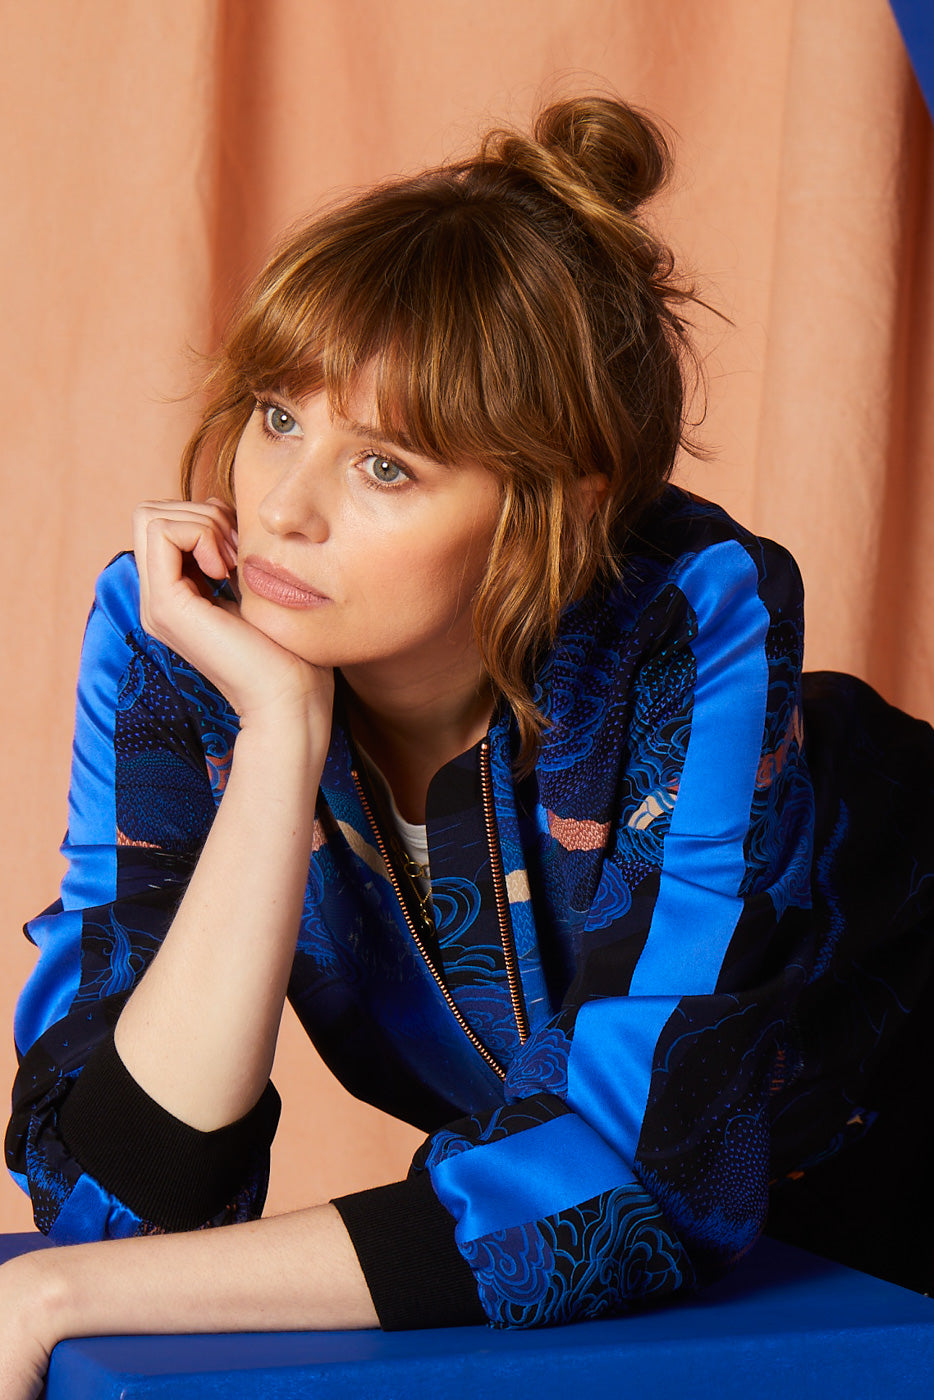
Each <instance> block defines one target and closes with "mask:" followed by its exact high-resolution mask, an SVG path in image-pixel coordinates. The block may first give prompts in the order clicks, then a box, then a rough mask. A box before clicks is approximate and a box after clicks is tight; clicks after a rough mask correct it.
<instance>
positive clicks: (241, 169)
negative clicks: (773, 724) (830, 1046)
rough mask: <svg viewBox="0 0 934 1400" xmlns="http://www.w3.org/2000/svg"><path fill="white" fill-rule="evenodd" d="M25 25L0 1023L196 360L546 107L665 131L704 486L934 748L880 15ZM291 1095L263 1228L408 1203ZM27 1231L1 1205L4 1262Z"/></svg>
mask: <svg viewBox="0 0 934 1400" xmlns="http://www.w3.org/2000/svg"><path fill="white" fill-rule="evenodd" d="M0 18H2V22H3V33H4V45H3V49H2V53H0V66H2V79H0V130H2V131H3V133H4V136H3V140H4V158H3V161H2V164H0V181H2V188H0V210H2V213H0V276H2V278H3V283H4V286H3V303H2V304H3V307H4V318H3V336H2V341H0V347H2V348H0V356H2V361H0V364H2V375H0V382H2V384H3V386H4V392H5V404H4V415H3V424H4V430H3V437H2V443H3V450H2V452H0V471H2V477H0V483H2V491H3V506H4V516H3V519H4V526H3V549H2V550H0V570H2V579H3V589H4V598H5V606H4V608H3V609H2V611H0V618H2V622H0V627H2V647H3V662H2V664H3V667H4V671H3V675H4V681H5V683H4V696H5V706H6V710H5V730H6V734H7V762H6V769H5V788H4V791H5V798H6V800H5V802H4V805H3V811H2V813H0V823H2V828H0V836H2V839H0V850H2V852H3V881H2V886H0V889H2V903H3V914H4V919H3V925H2V929H3V933H2V943H0V949H2V951H0V958H2V964H3V969H4V977H3V980H2V987H0V1018H2V1019H3V1021H4V1023H5V1024H7V1025H9V1024H10V1019H11V1016H12V1004H13V999H14V995H15V990H16V988H17V987H18V986H19V984H21V982H22V981H23V979H24V977H25V975H26V972H27V970H28V968H29V966H30V965H31V956H30V950H29V949H28V947H27V945H26V944H25V942H24V941H23V940H22V939H21V938H20V936H19V932H18V930H19V926H20V924H21V923H22V921H23V919H24V918H26V917H27V916H28V915H30V914H32V913H34V912H35V911H36V910H37V909H38V908H39V907H41V906H42V905H43V904H45V903H47V902H49V901H50V900H51V899H52V898H53V897H54V894H55V891H56V887H57V881H58V877H59V863H58V858H57V856H56V847H57V844H58V841H59V839H60V836H61V833H62V830H63V826H64V820H65V817H64V813H65V793H66V783H67V752H68V743H69V738H70V727H71V713H72V703H73V702H72V693H73V684H74V675H75V669H76V663H77V654H78V647H79V644H80V636H81V630H82V626H83V620H84V616H85V614H86V611H87V606H88V603H89V600H90V596H91V589H92V587H93V579H94V576H95V574H96V573H97V572H98V570H99V569H100V568H101V567H102V566H103V564H104V563H105V562H106V561H107V559H108V558H109V557H110V556H111V555H112V554H113V553H114V552H115V551H116V550H118V549H120V548H123V547H126V546H127V545H128V543H129V539H130V535H129V516H130V511H131V509H132V506H133V505H134V504H135V502H136V501H138V500H139V499H142V498H145V497H151V496H166V495H171V494H173V493H174V491H175V489H176V488H175V480H176V463H177V457H178V453H179V450H180V448H181V445H182V444H183V442H184V440H185V437H186V436H187V433H188V431H189V429H190V426H191V424H192V422H193V419H194V413H195V406H194V404H193V402H192V401H191V400H190V399H189V398H187V397H186V394H187V392H188V390H189V389H190V388H191V386H192V385H193V384H194V382H195V380H196V378H197V374H198V372H199V365H200V364H201V361H200V359H199V356H200V354H202V353H203V352H207V351H210V349H211V348H212V346H213V345H214V344H215V343H216V339H217V335H218V333H219V328H220V326H221V325H222V323H223V320H224V318H225V316H226V314H227V312H228V310H229V308H230V306H231V304H232V302H233V300H234V299H235V297H236V295H237V293H238V291H239V290H240V288H241V287H242V286H243V285H244V283H245V281H246V279H247V277H248V276H249V274H250V273H252V272H253V271H254V270H255V269H256V268H257V267H258V266H259V264H260V263H261V261H262V259H263V257H264V256H265V254H266V252H267V251H268V250H269V248H270V247H271V245H272V244H273V242H274V240H275V238H276V237H277V235H278V234H279V232H280V231H281V230H282V229H283V228H284V227H285V226H286V225H288V224H291V223H293V222H294V221H296V220H298V219H299V218H301V217H303V216H304V215H305V214H307V213H308V212H309V211H311V210H313V209H314V208H315V207H316V206H317V205H319V204H320V202H321V201H322V200H324V199H326V198H330V197H333V196H334V194H335V193H339V192H341V191H345V190H347V189H349V188H353V187H356V186H358V185H361V184H364V183H367V182H369V181H372V180H374V179H378V178H381V177H383V176H385V175H388V174H392V173H394V172H397V171H400V170H411V169H416V168H418V167H419V166H420V165H423V164H425V163H428V162H432V161H435V160H438V159H441V158H443V157H444V156H447V155H457V154H460V153H463V152H464V151H466V150H469V149H470V148H471V146H472V145H473V143H474V141H475V139H476V136H477V133H478V132H479V131H481V130H482V129H484V128H485V127H486V126H488V125H490V124H492V123H494V122H497V121H500V120H511V121H517V122H524V121H525V120H526V119H527V117H528V114H529V113H530V112H531V111H532V110H533V108H534V107H535V106H536V105H537V104H538V103H539V102H541V101H545V100H547V99H548V98H549V97H551V96H554V95H556V94H562V93H570V92H575V91H581V90H587V89H593V88H597V89H601V90H607V89H610V90H615V91H617V92H619V93H620V94H622V95H623V96H625V97H627V98H628V99H630V100H632V101H635V102H636V103H638V104H640V105H642V106H644V107H646V108H648V109H650V110H652V111H654V112H656V113H657V114H659V115H660V116H661V117H662V118H663V119H665V120H666V121H667V122H668V123H669V124H670V125H671V127H672V128H673V129H674V131H675V133H676V145H677V150H678V156H679V164H678V171H677V174H676V178H675V181H674V184H673V186H672V189H671V190H670V192H668V193H667V194H666V195H665V197H664V198H663V199H662V200H661V201H660V202H659V206H658V209H657V211H656V213H655V217H656V219H657V221H658V222H659V224H660V225H661V226H662V227H663V228H664V229H666V230H669V231H670V236H671V239H672V241H673V243H674V245H675V247H676V249H677V250H678V252H679V254H680V255H681V256H682V257H683V259H684V263H685V265H686V267H688V268H689V269H694V270H695V272H696V275H697V278H698V282H699V286H700V289H701V291H702V293H703V294H704V295H705V296H706V297H707V298H708V299H710V300H711V301H712V302H713V303H714V304H715V305H716V306H717V307H719V308H720V309H721V310H722V311H723V312H724V313H725V314H726V315H727V316H728V317H729V319H730V323H731V324H727V323H726V322H724V321H721V320H718V319H717V318H716V317H704V319H703V322H702V324H701V325H700V326H699V331H698V334H699V336H700V340H701V344H702V345H703V347H704V348H705V350H706V351H707V353H708V355H709V407H708V413H707V418H706V422H705V424H704V426H703V429H702V433H701V436H702V437H703V439H704V440H705V441H706V443H707V444H708V446H709V448H710V449H711V460H710V461H709V462H703V463H700V462H694V461H690V460H688V461H685V462H684V463H683V464H682V467H681V474H682V478H683V480H684V481H685V482H686V483H687V484H689V485H690V486H691V487H692V489H694V490H697V491H699V492H700V493H701V494H706V495H710V496H712V497H713V498H715V499H718V500H721V501H722V502H723V503H724V504H725V505H726V506H727V508H728V509H730V510H731V511H732V512H733V513H734V514H736V515H738V516H739V517H740V518H742V519H744V520H746V521H747V522H748V523H749V524H750V525H752V526H753V527H754V528H755V529H757V530H759V531H760V532H763V533H767V534H770V535H772V536H773V537H775V538H778V539H780V540H782V541H783V542H784V543H786V544H787V545H788V546H789V547H790V548H791V549H792V550H793V552H794V553H795V554H796V555H797V557H798V559H799V562H800V563H801V565H802V569H803V572H804V576H805V582H806V586H807V592H808V614H807V620H808V638H809V640H808V651H807V655H808V664H809V665H810V666H812V667H836V668H841V669H848V670H854V671H856V672H857V673H859V674H861V675H863V676H864V677H865V678H866V679H868V680H870V681H871V682H873V683H874V684H876V685H877V686H878V687H879V688H880V689H881V690H882V691H883V693H884V694H885V695H886V696H887V698H889V699H891V700H893V701H895V702H896V703H899V704H902V705H904V706H905V707H907V708H910V709H911V710H913V711H914V712H916V713H919V714H923V715H925V716H926V717H927V718H931V719H934V590H932V588H931V586H930V584H929V582H928V580H927V568H926V565H927V560H928V558H930V557H931V554H932V552H934V480H932V477H931V471H930V465H929V464H930V462H931V460H932V448H934V441H932V439H934V407H932V405H934V392H932V390H934V359H932V346H931V326H932V313H934V268H932V233H934V210H932V141H931V118H930V115H929V113H928V111H927V110H926V108H925V106H924V103H923V100H922V98H921V95H920V92H919V89H918V86H917V83H916V81H915V78H914V76H913V74H912V71H911V67H910V64H909V62H908V59H907V57H906V53H905V49H904V45H903V43H902V39H901V36H900V34H899V30H898V28H897V25H896V23H895V20H894V18H893V15H892V12H891V9H890V7H889V5H888V3H887V0H761V3H758V4H756V5H754V6H753V5H749V4H748V3H747V0H718V3H717V4H714V5H710V4H703V3H701V0H654V3H652V4H651V5H650V4H647V3H645V0H513V3H511V4H510V5H508V6H504V5H503V4H502V3H501V0H397V3H395V4H394V5H392V6H385V5H378V4H376V3H374V0H340V3H338V0H316V3H315V4H314V5H309V4H308V3H307V0H186V3H185V4H184V5H180V4H178V3H176V0H82V2H81V3H79V0H64V3H63V0H33V2H32V3H31V4H29V5H27V6H23V5H21V4H14V3H13V0H0ZM9 1039H10V1038H9V1036H8V1037H7V1040H6V1043H7V1044H8V1045H9ZM3 1073H5V1075H6V1077H7V1079H8V1080H9V1079H10V1078H12V1073H13V1063H12V1054H11V1053H7V1055H6V1057H5V1061H4V1065H3ZM276 1074H277V1082H278V1083H279V1087H280V1089H281V1090H282V1091H283V1097H284V1100H285V1105H286V1109H285V1115H284V1118H283V1128H282V1130H281V1131H280V1137H279V1140H278V1142H277V1145H276V1149H275V1150H276V1154H277V1155H276V1160H275V1165H274V1177H273V1187H272V1192H271V1196H270V1208H271V1209H282V1208H286V1207H291V1206H296V1205H299V1204H301V1203H303V1202H310V1201H313V1200H317V1199H322V1198H324V1197H326V1196H328V1195H330V1194H334V1193H338V1192H342V1191H344V1192H346V1191H350V1190H353V1189H355V1188H357V1187H362V1186H365V1185H370V1184H373V1183H375V1182H377V1181H378V1180H380V1179H383V1180H385V1179H389V1178H391V1177H393V1176H395V1175H398V1174H399V1172H400V1171H402V1170H404V1167H405V1162H406V1158H407V1155H408V1152H409V1150H410V1147H411V1145H412V1142H413V1140H414V1137H415V1135H414V1134H413V1133H412V1132H411V1131H410V1130H408V1129H405V1128H403V1127H401V1126H399V1125H393V1124H389V1123H388V1122H387V1121H386V1120H384V1119H382V1118H381V1117H380V1116H379V1115H376V1114H375V1113H373V1112H372V1111H371V1110H369V1109H366V1108H364V1107H362V1106H361V1105H357V1104H354V1103H353V1102H352V1101H351V1100H349V1099H348V1097H347V1096H346V1095H344V1094H343V1091H341V1090H339V1089H338V1088H337V1087H336V1086H334V1085H333V1084H332V1083H331V1082H330V1080H329V1078H328V1076H327V1074H326V1072H325V1071H324V1070H323V1069H322V1068H321V1067H320V1066H319V1065H317V1064H316V1062H315V1061H314V1058H313V1055H312V1053H311V1051H310V1049H309V1048H308V1047H307V1045H306V1044H304V1043H303V1040H302V1038H301V1037H300V1035H299V1033H298V1032H297V1031H296V1028H295V1025H294V1024H293V1023H292V1022H291V1021H289V1022H287V1024H286V1026H285V1029H284V1032H283V1037H282V1041H281V1044H280V1054H279V1057H278V1061H277V1071H276ZM27 1218H28V1217H27V1207H26V1204H25V1202H20V1201H19V1199H18V1197H17V1194H16V1193H15V1192H14V1190H13V1188H9V1189H8V1190H6V1191H3V1192H0V1229H3V1228H5V1229H12V1228H24V1227H25V1224H26V1221H27Z"/></svg>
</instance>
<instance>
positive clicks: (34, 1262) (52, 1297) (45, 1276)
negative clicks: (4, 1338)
mask: <svg viewBox="0 0 934 1400" xmlns="http://www.w3.org/2000/svg"><path fill="white" fill-rule="evenodd" d="M66 1253H67V1250H66V1249H64V1248H61V1247H60V1248H57V1249H36V1250H32V1251H30V1253H28V1254H21V1255H19V1256H18V1257H17V1258H16V1259H11V1260H10V1262H9V1263H8V1264H5V1265H4V1266H3V1272H4V1274H5V1275H6V1276H7V1277H6V1282H7V1283H8V1284H12V1285H13V1287H14V1290H15V1296H16V1297H17V1299H18V1300H19V1301H20V1303H21V1309H22V1315H23V1322H24V1326H25V1327H28V1329H29V1331H30V1333H31V1334H32V1336H33V1338H34V1340H35V1342H36V1344H37V1345H38V1346H39V1347H41V1348H42V1350H43V1351H44V1352H45V1353H46V1354H48V1353H51V1351H52V1349H53V1347H55V1346H56V1345H57V1344H58V1343H59V1342H60V1341H62V1340H63V1339H64V1338H65V1337H71V1336H77V1335H79V1334H80V1319H79V1313H80V1306H79V1302H78V1300H79V1298H80V1294H78V1295H75V1294H74V1292H73V1290H72V1288H71V1285H70V1283H69V1277H68V1270H67V1268H63V1263H64V1262H65V1261H64V1257H63V1256H64V1255H65V1254H66Z"/></svg>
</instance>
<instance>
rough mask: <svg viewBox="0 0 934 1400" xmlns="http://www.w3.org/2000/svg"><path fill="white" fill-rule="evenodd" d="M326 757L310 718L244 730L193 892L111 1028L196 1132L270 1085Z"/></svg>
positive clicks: (159, 1098)
mask: <svg viewBox="0 0 934 1400" xmlns="http://www.w3.org/2000/svg"><path fill="white" fill-rule="evenodd" d="M322 762H323V752H321V748H320V744H319V743H318V742H317V741H316V738H315V734H314V731H313V727H312V725H311V724H310V723H308V724H304V723H302V722H301V721H299V722H294V721H293V722H291V723H289V724H288V725H285V724H279V725H275V724H268V725H264V726H257V727H255V728H252V729H244V731H243V732H242V733H241V734H240V736H239V738H238V739H237V743H236V747H235V750H234V756H233V762H232V766H231V772H230V778H229V781H228V785H227V790H226V792H225V794H224V798H223V801H222V802H221V805H220V809H219V811H218V814H217V817H216V819H215V822H214V824H213V827H212V829H211V832H210V834H209V836H208V839H207V841H206V843H205V846H204V849H203V851H202V853H201V856H200V858H199V861H198V864H197V867H196V869H195V871H194V874H193V875H192V878H191V881H190V884H189V887H188V890H187V891H186V894H185V897H184V899H183V901H182V903H181V905H180V907H179V910H178V913H177V915H176V917H175V919H174V921H173V923H172V926H171V928H170V929H169V931H168V933H167V935H166V937H165V940H164V942H163V944H162V947H161V948H160V950H159V952H158V954H157V955H156V957H155V959H154V960H153V962H152V964H151V966H150V968H149V970H148V971H147V973H146V976H145V977H144V978H143V979H142V981H141V982H140V984H139V986H138V987H137V988H136V990H135V991H134V992H133V994H132V996H131V997H130V999H129V1001H128V1002H127V1005H126V1007H125V1008H124V1010H123V1013H122V1015H121V1017H120V1021H119V1023H118V1025H117V1029H116V1036H115V1039H116V1046H117V1050H118V1052H119V1054H120V1058H121V1059H122V1060H123V1063H124V1064H125V1065H126V1067H127V1069H128V1070H129V1072H130V1073H131V1074H132V1076H133V1078H134V1079H136V1081H137V1083H139V1085H140V1086H141V1087H142V1088H143V1089H144V1090H145V1091H146V1093H147V1094H149V1095H150V1097H151V1098H153V1099H155V1100H156V1102H157V1103H159V1104H160V1105H161V1106H162V1107H163V1108H165V1109H167V1110H168V1111H169V1112H170V1113H172V1114H173V1115H174V1116H175V1117H176V1118H179V1119H181V1120H182V1121H183V1122H185V1123H188V1124H189V1125H190V1126H191V1127H194V1128H198V1129H200V1130H202V1131H210V1130H212V1129H214V1128H217V1127H221V1126H223V1125H224V1124H226V1123H230V1122H234V1121H236V1120H237V1119H238V1118H240V1117H242V1116H243V1114H245V1113H246V1112H248V1111H249V1109H250V1108H251V1107H252V1106H253V1104H254V1103H255V1102H256V1100H257V1099H258V1097H259V1095H260V1094H261V1093H262V1090H263V1088H264V1086H265V1084H266V1082H267V1080H268V1077H269V1073H270V1069H271V1066H272V1060H273V1055H274V1052H275V1044H276V1036H277V1033H278V1028H279V1022H280V1018H281V1014H282V1006H283V1002H284V999H285V994H286V988H287V985H288V978H289V972H290V968H291V965H292V959H293V956H294V951H295V942H296V938H297V934H298V928H299V922H300V917H301V909H302V901H303V897H304V890H305V884H306V881H307V877H308V860H309V855H310V850H311V841H312V829H313V822H314V806H315V796H316V793H317V787H318V782H319V778H320V772H321V765H322Z"/></svg>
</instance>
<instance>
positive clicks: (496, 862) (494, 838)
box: [480, 739, 529, 1045]
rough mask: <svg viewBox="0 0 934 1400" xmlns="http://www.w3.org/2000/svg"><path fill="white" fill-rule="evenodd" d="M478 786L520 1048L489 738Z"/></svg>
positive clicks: (522, 1022)
mask: <svg viewBox="0 0 934 1400" xmlns="http://www.w3.org/2000/svg"><path fill="white" fill-rule="evenodd" d="M480 787H481V791H482V793H483V821H484V824H485V826H486V839H487V845H488V846H489V848H490V870H491V872H492V875H493V894H494V896H495V898H496V917H497V919H498V921H499V936H500V941H501V943H502V945H503V961H504V962H505V964H506V980H507V982H508V983H509V999H510V1001H511V1002H512V1014H513V1016H515V1018H516V1030H517V1031H518V1033H519V1043H520V1044H521V1045H524V1044H525V1042H526V1041H527V1040H528V1038H529V1021H528V1017H527V1016H526V1013H525V1000H524V998H523V996H522V982H521V980H520V978H519V963H518V959H517V958H516V941H515V939H514V938H513V936H512V919H511V917H510V914H509V898H508V896H507V894H506V880H505V877H504V875H503V857H502V852H501V851H500V848H499V834H498V832H497V830H496V814H495V812H494V810H493V775H492V772H491V770H490V741H489V739H484V740H483V742H482V743H481V745H480Z"/></svg>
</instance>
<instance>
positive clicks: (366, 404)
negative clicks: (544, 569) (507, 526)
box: [234, 378, 500, 683]
mask: <svg viewBox="0 0 934 1400" xmlns="http://www.w3.org/2000/svg"><path fill="white" fill-rule="evenodd" d="M347 411H348V413H349V414H350V415H351V416H350V418H349V419H346V420H345V419H343V418H340V417H336V416H333V417H332V415H331V412H330V409H329V406H328V402H327V399H326V397H325V395H324V394H323V393H318V394H313V395H312V396H310V397H309V398H306V399H303V400H301V401H299V402H296V401H293V400H291V399H289V398H288V397H287V396H283V395H282V394H272V395H270V397H269V399H268V400H267V401H266V402H264V403H261V404H259V405H258V406H257V409H256V411H255V412H254V413H253V416H252V417H251V418H250V421H249V423H248V424H247V427H246V429H245V431H244V433H243V436H242V438H241V439H240V444H239V446H238V449H237V455H236V461H235V465H234V495H235V502H236V509H237V530H238V534H239V579H240V589H241V594H242V602H241V610H242V613H243V616H244V617H245V618H246V619H247V621H249V622H251V623H253V624H254V625H255V626H256V627H258V628H260V629H261V630H262V631H263V632H266V633H267V634H268V635H269V636H270V637H272V638H274V640H276V641H277V642H279V643H280V644H281V645H282V646H285V647H287V648H288V649H289V650H290V651H293V652H295V653H296V654H297V655H299V656H302V657H304V658H305V659H306V660H308V661H312V662H315V663H317V664H319V665H326V666H340V667H341V668H342V669H343V670H344V672H345V674H347V675H348V679H351V683H353V680H352V673H353V669H354V668H360V667H375V668H376V671H375V672H374V674H376V675H379V676H385V677H386V679H387V681H390V680H391V679H392V678H393V677H394V676H397V675H398V676H399V677H400V678H401V677H403V676H404V677H408V678H410V679H411V681H413V682H416V681H417V680H418V679H419V678H424V679H427V678H428V677H429V676H437V677H438V678H439V680H440V679H441V677H442V676H443V674H444V672H445V671H446V670H447V671H451V672H458V673H459V672H460V671H462V669H463V668H464V666H465V665H466V666H467V667H468V668H469V667H470V666H473V668H474V670H476V660H477V658H476V650H475V646H474V642H473V631H472V622H471V610H472V599H473V595H474V591H475V589H476V587H477V584H478V583H479V581H480V579H481V577H482V574H483V570H484V568H485V565H486V561H487V557H488V554H489V548H490V542H491V540H492V537H493V532H494V530H495V527H496V523H497V520H498V517H499V506H500V487H499V483H498V481H497V480H496V478H495V477H494V476H492V475H491V473H490V472H488V471H487V470H486V469H485V468H483V467H481V466H479V465H478V464H476V463H471V462H467V463H463V464H459V465H458V466H456V467H452V466H443V465H440V464H439V463H437V462H433V461H430V460H429V459H428V458H425V457H420V456H418V455H417V454H415V453H413V452H409V451H406V450H404V449H402V448H397V447H396V446H394V445H393V444H392V443H391V442H389V441H387V440H386V438H385V437H383V436H381V435H380V434H379V433H377V432H376V431H375V430H374V429H373V428H372V427H370V426H367V425H368V424H372V423H373V422H374V420H375V417H376V409H375V403H374V395H373V390H372V384H371V382H368V381H367V380H366V379H365V378H364V379H362V381H361V384H360V386H359V388H358V390H357V392H356V393H355V394H354V395H353V396H352V398H351V401H350V404H349V405H348V409H347Z"/></svg>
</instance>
